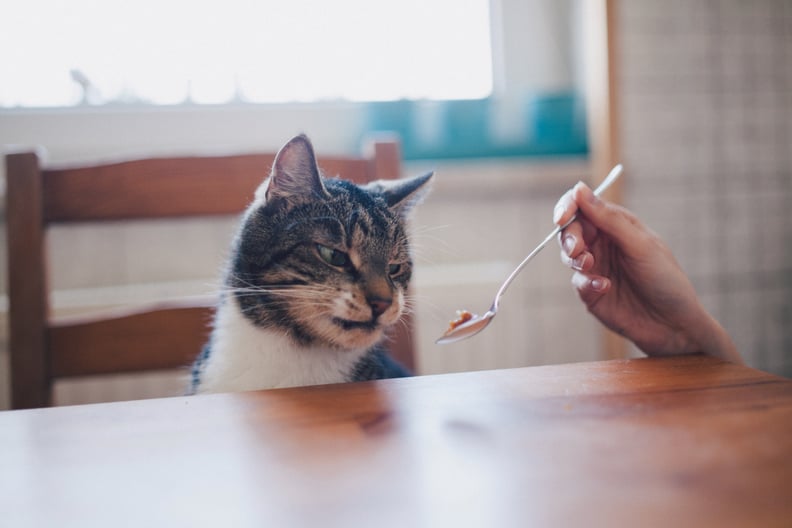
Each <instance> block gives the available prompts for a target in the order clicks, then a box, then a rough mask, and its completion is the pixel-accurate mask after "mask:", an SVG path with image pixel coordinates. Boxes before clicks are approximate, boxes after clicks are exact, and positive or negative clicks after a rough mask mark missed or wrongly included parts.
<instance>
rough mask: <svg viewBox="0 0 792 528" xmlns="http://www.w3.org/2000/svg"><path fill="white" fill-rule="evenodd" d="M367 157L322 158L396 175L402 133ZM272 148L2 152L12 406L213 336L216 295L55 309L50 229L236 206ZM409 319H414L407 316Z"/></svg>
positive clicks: (327, 168)
mask: <svg viewBox="0 0 792 528" xmlns="http://www.w3.org/2000/svg"><path fill="white" fill-rule="evenodd" d="M371 147H372V148H371V149H369V151H368V152H367V155H366V156H365V157H354V158H352V157H349V158H341V157H323V156H319V165H320V167H321V168H322V169H323V170H324V172H325V173H327V174H329V175H336V174H338V175H340V176H341V177H343V178H345V179H349V180H352V181H354V182H356V183H365V182H368V181H371V180H375V179H393V178H398V177H399V176H400V173H401V156H400V150H399V144H398V142H396V141H394V140H383V141H378V142H374V143H372V145H371ZM274 157H275V154H274V153H273V154H252V155H236V156H221V157H180V158H157V159H142V160H136V161H128V162H122V163H113V164H104V165H95V166H88V167H70V168H59V169H58V168H52V169H50V168H42V167H41V166H40V162H39V159H38V157H37V156H36V154H34V153H22V154H11V155H8V156H7V157H6V182H7V185H6V202H7V207H6V211H7V230H8V233H7V240H8V299H9V331H10V340H9V343H10V344H9V349H10V357H11V405H12V407H13V408H17V409H18V408H31V407H44V406H48V405H51V404H52V401H51V400H52V385H53V381H54V380H55V379H58V378H66V377H74V376H90V375H102V374H111V373H122V372H141V371H149V370H163V369H172V368H182V367H186V366H188V365H189V364H190V363H191V362H192V360H193V359H194V358H195V356H196V355H197V354H198V352H199V351H200V350H201V347H202V346H203V344H204V343H205V342H206V339H207V337H208V334H209V322H210V321H211V318H212V313H213V309H214V303H215V299H205V300H198V301H196V300H194V299H190V300H186V301H184V302H167V303H163V304H158V305H153V306H147V307H145V308H141V307H137V308H134V309H130V310H114V311H113V312H112V313H109V314H103V315H102V316H91V317H74V316H73V317H64V318H60V319H56V318H53V317H51V309H50V291H49V287H48V280H47V270H48V269H49V263H48V261H47V251H46V248H45V243H46V234H47V229H48V227H49V226H52V225H54V224H60V223H69V222H103V221H109V220H139V219H151V218H175V217H190V216H211V215H232V214H238V213H240V212H241V211H243V210H244V208H245V207H246V206H247V205H248V203H250V201H252V199H253V193H254V191H255V189H256V187H257V186H258V185H259V183H260V182H261V180H262V179H263V177H264V176H265V175H266V172H267V170H268V169H269V167H271V165H272V162H273V160H274ZM408 317H409V316H408ZM411 328H412V321H411V320H409V319H408V321H407V324H405V325H396V328H394V330H395V334H394V336H393V339H392V340H391V353H392V354H393V356H394V357H395V358H396V359H398V360H399V361H401V362H402V363H403V364H405V365H406V366H408V367H410V368H413V367H414V354H413V344H412V335H411V330H410V329H411Z"/></svg>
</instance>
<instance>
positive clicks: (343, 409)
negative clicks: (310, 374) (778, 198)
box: [0, 356, 792, 527]
mask: <svg viewBox="0 0 792 528" xmlns="http://www.w3.org/2000/svg"><path fill="white" fill-rule="evenodd" d="M0 525H2V526H8V527H20V526H58V527H61V526H80V527H87V526H103V527H104V526H108V527H110V526H112V527H116V526H140V527H144V526H145V527H149V526H167V527H178V526H220V527H247V526H255V527H264V526H267V527H281V526H365V527H369V526H371V527H390V526H398V527H446V526H482V527H510V526H519V527H524V526H542V527H544V526H630V527H633V526H642V527H643V526H669V527H678V526H696V527H699V526H718V527H724V526H762V527H767V526H786V527H789V526H792V381H790V380H787V379H783V378H778V377H774V376H771V375H769V374H765V373H762V372H759V371H756V370H752V369H749V368H745V367H740V366H735V365H731V364H728V363H724V362H721V361H719V360H716V359H712V358H706V357H700V356H693V357H684V358H670V359H637V360H625V361H607V362H598V363H584V364H574V365H561V366H547V367H532V368H523V369H514V370H500V371H488V372H473V373H463V374H449V375H440V376H425V377H416V378H411V379H404V380H387V381H381V382H370V383H360V384H347V385H337V386H324V387H307V388H300V389H285V390H273V391H262V392H251V393H239V394H222V395H211V396H199V397H185V398H169V399H161V400H148V401H137V402H127V403H113V404H101V405H86V406H76V407H63V408H56V409H43V410H31V411H11V412H4V413H0Z"/></svg>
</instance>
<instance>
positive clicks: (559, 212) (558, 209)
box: [553, 202, 566, 224]
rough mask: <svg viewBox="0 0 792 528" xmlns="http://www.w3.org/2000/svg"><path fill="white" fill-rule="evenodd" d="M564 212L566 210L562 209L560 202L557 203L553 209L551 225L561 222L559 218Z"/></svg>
mask: <svg viewBox="0 0 792 528" xmlns="http://www.w3.org/2000/svg"><path fill="white" fill-rule="evenodd" d="M565 210H566V208H565V207H564V205H563V204H562V203H561V202H558V203H557V204H556V206H555V209H553V223H554V224H558V222H559V221H560V220H561V217H562V216H563V215H564V211H565Z"/></svg>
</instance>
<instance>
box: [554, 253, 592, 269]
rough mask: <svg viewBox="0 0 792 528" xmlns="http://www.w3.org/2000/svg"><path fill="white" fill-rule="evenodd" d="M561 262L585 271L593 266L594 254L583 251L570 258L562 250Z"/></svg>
mask: <svg viewBox="0 0 792 528" xmlns="http://www.w3.org/2000/svg"><path fill="white" fill-rule="evenodd" d="M561 262H563V263H564V264H565V265H566V266H568V267H570V268H572V269H573V270H575V271H583V272H587V271H589V270H590V269H591V268H593V267H594V256H593V255H592V254H591V253H589V252H588V251H584V252H582V253H580V254H579V255H578V256H577V257H575V258H572V257H570V256H569V255H567V254H566V253H565V252H564V251H561Z"/></svg>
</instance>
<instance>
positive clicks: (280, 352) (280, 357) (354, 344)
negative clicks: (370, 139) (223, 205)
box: [188, 135, 432, 394]
mask: <svg viewBox="0 0 792 528" xmlns="http://www.w3.org/2000/svg"><path fill="white" fill-rule="evenodd" d="M431 179H432V173H428V174H426V175H423V176H418V177H414V178H410V179H403V180H388V181H385V180H380V181H376V182H372V183H369V184H367V185H364V186H358V185H355V184H353V183H351V182H347V181H344V180H341V179H338V178H325V177H324V176H322V174H321V172H320V170H319V167H318V165H317V162H316V157H315V155H314V150H313V146H312V144H311V142H310V140H309V139H308V138H307V137H306V136H305V135H299V136H296V137H294V138H292V139H291V140H290V141H289V142H288V143H286V144H285V145H284V146H283V147H282V148H281V150H280V151H279V152H278V154H277V155H276V157H275V161H274V163H273V167H272V171H271V174H270V175H269V177H268V178H266V179H265V180H264V182H263V183H262V184H261V185H260V186H259V188H258V189H257V190H256V193H255V199H254V201H253V203H252V204H251V205H250V206H249V207H248V209H247V210H246V212H245V213H244V214H243V217H242V221H241V225H240V227H239V230H238V232H237V234H236V236H235V238H234V242H233V244H232V251H231V256H230V259H229V262H228V264H227V270H226V272H225V277H224V289H223V291H224V293H223V295H222V296H221V300H220V303H219V306H218V309H217V313H216V315H215V320H214V324H213V329H212V333H211V335H210V338H209V341H208V343H207V344H206V346H205V347H204V348H203V350H202V351H201V353H200V354H199V356H198V357H197V358H196V360H195V362H194V364H193V367H192V371H191V372H192V374H191V381H190V388H189V390H188V392H189V393H192V394H200V393H211V392H233V391H245V390H258V389H270V388H279V387H293V386H302V385H320V384H327V383H341V382H350V381H364V380H371V379H383V378H395V377H405V376H409V375H411V373H410V372H409V371H408V370H407V369H405V368H404V367H403V366H402V365H400V364H399V363H397V362H396V361H395V360H393V359H392V358H391V357H390V356H388V354H387V353H386V351H385V349H384V347H383V345H382V341H383V339H384V338H385V331H386V330H387V329H388V328H389V327H391V326H393V325H394V324H396V323H397V322H398V320H399V318H400V317H401V315H402V314H403V312H404V310H405V304H406V299H405V295H406V290H407V286H408V284H409V281H410V277H411V275H412V267H413V262H412V258H411V253H410V245H409V240H408V237H407V233H406V226H405V223H406V221H407V218H408V216H409V213H410V212H411V210H412V208H413V206H414V205H416V204H417V203H418V202H419V201H420V200H421V199H422V198H423V197H424V195H425V194H426V192H427V191H428V189H429V185H428V183H429V182H430V180H431Z"/></svg>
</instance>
